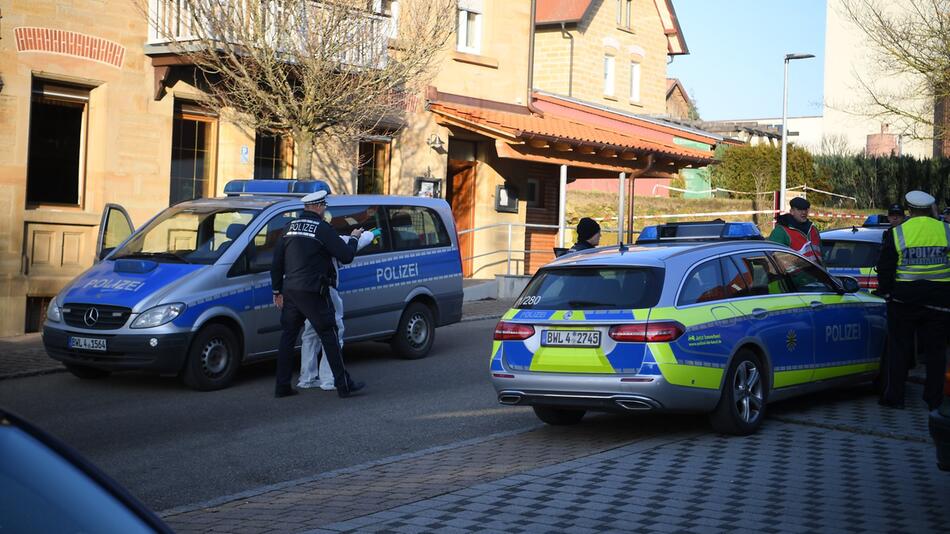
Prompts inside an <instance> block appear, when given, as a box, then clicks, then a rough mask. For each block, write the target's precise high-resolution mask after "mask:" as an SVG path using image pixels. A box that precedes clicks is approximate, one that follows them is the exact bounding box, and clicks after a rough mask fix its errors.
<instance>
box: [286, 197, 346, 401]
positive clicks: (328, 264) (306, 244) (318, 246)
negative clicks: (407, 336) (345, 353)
mask: <svg viewBox="0 0 950 534" xmlns="http://www.w3.org/2000/svg"><path fill="white" fill-rule="evenodd" d="M327 196H328V193H327V192H326V191H318V192H316V193H311V194H309V195H307V196H305V197H303V204H304V211H303V213H301V214H300V217H299V218H297V219H295V220H293V221H291V222H290V224H288V225H287V230H286V231H285V232H284V236H283V237H282V238H281V239H280V241H278V242H277V246H276V247H275V248H274V262H273V266H272V267H271V284H272V286H273V291H274V304H275V305H276V306H277V307H278V308H279V309H281V316H280V324H281V326H282V327H283V329H284V331H283V333H282V334H281V336H280V349H279V352H278V354H277V387H276V389H275V391H274V396H276V397H286V396H289V395H296V394H297V390H295V389H294V388H293V387H291V385H290V378H291V373H292V363H293V357H294V344H295V343H296V342H297V335H298V334H300V329H301V328H302V327H303V324H304V321H305V320H309V321H310V324H312V325H313V327H314V329H315V330H316V331H317V335H318V336H319V337H320V342H321V344H322V345H323V351H324V356H325V357H326V358H327V361H328V362H329V363H330V368H331V369H332V370H333V377H334V385H335V386H336V390H337V394H338V395H339V396H340V397H349V396H350V395H352V394H353V393H355V392H356V391H359V390H360V389H363V386H364V384H363V383H362V382H353V380H352V379H351V378H350V376H349V374H348V373H347V372H346V368H345V367H344V366H343V357H342V355H341V354H340V344H339V341H338V336H337V330H336V320H335V317H334V315H335V313H334V308H333V302H332V300H330V288H331V287H333V286H335V285H336V280H335V279H334V278H335V276H336V269H334V266H333V263H332V260H333V259H336V260H338V261H339V262H340V263H342V264H344V265H345V264H348V263H350V262H351V261H353V257H354V256H355V255H356V245H357V240H350V241H348V242H343V241H342V240H341V239H340V236H339V235H337V233H336V231H334V230H333V227H332V226H330V223H328V222H326V221H325V220H324V219H323V214H324V212H325V211H326V209H327ZM362 233H363V230H362V229H360V228H357V229H356V230H354V231H353V233H352V234H351V235H353V237H356V238H357V239H359V237H360V235H361V234H362Z"/></svg>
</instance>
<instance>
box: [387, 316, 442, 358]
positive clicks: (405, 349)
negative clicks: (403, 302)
mask: <svg viewBox="0 0 950 534" xmlns="http://www.w3.org/2000/svg"><path fill="white" fill-rule="evenodd" d="M434 341H435V319H434V318H433V317H432V310H431V309H429V307H428V306H426V305H425V304H422V303H421V302H413V303H411V304H409V306H407V307H406V309H405V311H403V312H402V317H400V318H399V327H398V329H397V330H396V335H394V336H393V339H392V342H391V346H392V349H393V352H395V353H396V354H397V355H399V356H400V357H402V358H405V359H407V360H418V359H419V358H425V357H426V355H428V354H429V350H430V349H431V348H432V343H433V342H434Z"/></svg>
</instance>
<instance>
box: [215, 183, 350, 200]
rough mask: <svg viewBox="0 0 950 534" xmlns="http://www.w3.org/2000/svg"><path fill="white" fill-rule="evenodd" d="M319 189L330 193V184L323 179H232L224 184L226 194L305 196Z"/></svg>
mask: <svg viewBox="0 0 950 534" xmlns="http://www.w3.org/2000/svg"><path fill="white" fill-rule="evenodd" d="M317 191H326V192H327V193H330V192H331V191H330V186H329V185H328V184H327V183H326V182H324V181H321V180H231V181H230V182H228V183H227V184H225V186H224V194H225V195H227V196H237V195H288V196H295V197H296V196H304V195H309V194H310V193H316V192H317Z"/></svg>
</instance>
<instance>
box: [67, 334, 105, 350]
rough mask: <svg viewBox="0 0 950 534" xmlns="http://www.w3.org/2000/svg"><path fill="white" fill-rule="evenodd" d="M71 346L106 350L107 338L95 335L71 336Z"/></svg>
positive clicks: (72, 347) (81, 348) (82, 348)
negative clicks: (95, 336)
mask: <svg viewBox="0 0 950 534" xmlns="http://www.w3.org/2000/svg"><path fill="white" fill-rule="evenodd" d="M69 348H71V349H79V350H97V351H100V352H105V351H106V340H104V339H99V338H94V337H70V338H69Z"/></svg>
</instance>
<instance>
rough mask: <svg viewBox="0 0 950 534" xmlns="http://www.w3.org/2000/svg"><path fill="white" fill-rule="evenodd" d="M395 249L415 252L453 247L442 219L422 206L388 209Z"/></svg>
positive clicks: (433, 211) (431, 210)
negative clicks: (424, 249)
mask: <svg viewBox="0 0 950 534" xmlns="http://www.w3.org/2000/svg"><path fill="white" fill-rule="evenodd" d="M388 211H389V225H390V226H391V227H392V236H393V249H394V250H413V249H419V248H430V247H448V246H451V245H452V241H451V240H450V239H449V234H448V232H446V230H445V225H444V224H443V223H442V219H440V218H439V215H438V214H437V213H436V212H435V210H433V209H430V208H424V207H422V206H398V207H391V208H388Z"/></svg>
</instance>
